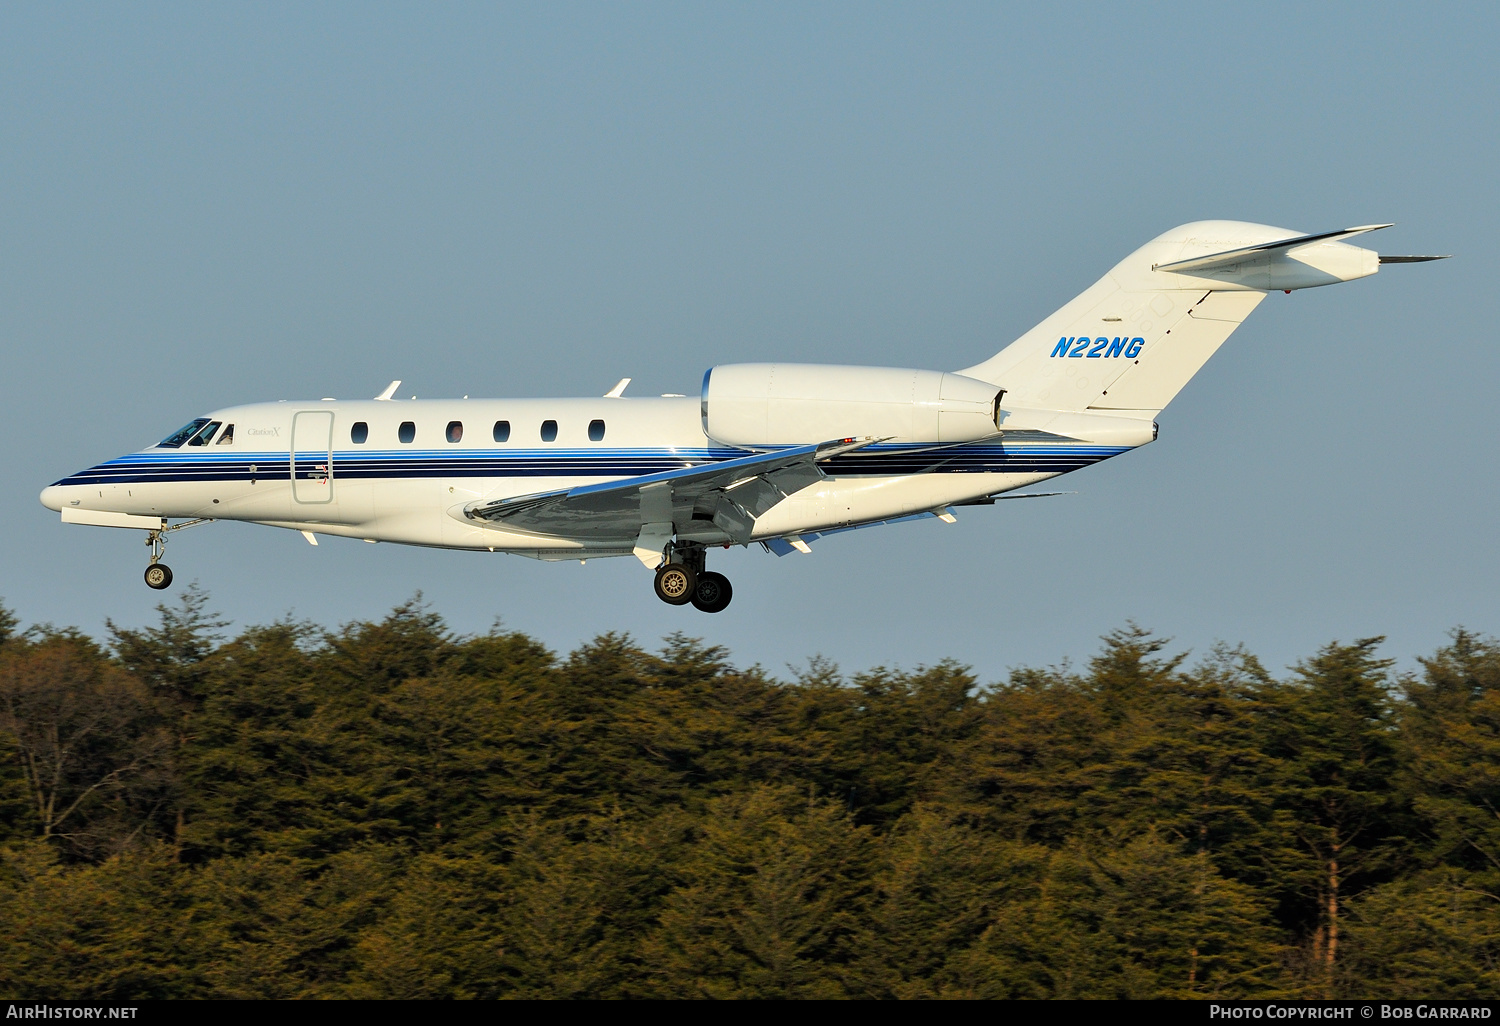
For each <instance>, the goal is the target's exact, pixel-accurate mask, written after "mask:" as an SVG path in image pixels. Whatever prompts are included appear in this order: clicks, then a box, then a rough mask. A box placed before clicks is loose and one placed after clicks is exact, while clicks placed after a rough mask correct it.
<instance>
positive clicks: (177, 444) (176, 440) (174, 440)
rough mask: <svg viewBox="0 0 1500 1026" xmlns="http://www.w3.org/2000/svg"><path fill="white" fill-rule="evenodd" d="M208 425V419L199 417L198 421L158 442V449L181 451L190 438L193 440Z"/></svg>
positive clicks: (184, 426)
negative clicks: (183, 444)
mask: <svg viewBox="0 0 1500 1026" xmlns="http://www.w3.org/2000/svg"><path fill="white" fill-rule="evenodd" d="M207 423H208V418H207V417H199V418H198V419H197V420H195V421H193V422H191V423H189V424H185V425H183V427H182V428H181V429H179V430H177V431H173V432H172V433H171V434H170V435H168V436H167V437H166V438H163V439H162V440H161V441H160V442H157V443H156V447H157V448H158V449H181V448H182V443H183V442H186V441H187V440H188V439H189V438H192V437H193V436H194V435H196V434H197V433H198V432H199V431H201V430H202V429H203V425H204V424H207Z"/></svg>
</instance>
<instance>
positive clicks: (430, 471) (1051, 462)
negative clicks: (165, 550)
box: [57, 443, 1130, 485]
mask: <svg viewBox="0 0 1500 1026" xmlns="http://www.w3.org/2000/svg"><path fill="white" fill-rule="evenodd" d="M1129 448H1130V447H1129V446H1116V445H1088V444H1084V443H1075V444H1065V443H1062V444H1035V443H1032V444H1025V445H1015V444H1012V445H1006V444H1004V443H987V444H980V445H965V446H952V447H944V448H938V449H934V448H933V447H931V446H923V445H891V444H887V445H875V446H870V447H869V448H867V449H862V450H860V451H859V452H858V453H854V454H850V455H848V456H840V457H836V458H834V459H831V460H829V461H827V462H826V463H824V464H822V466H823V469H824V471H825V472H826V473H827V474H829V475H830V476H834V477H892V476H903V475H909V474H964V473H967V474H983V473H991V474H995V473H998V474H1061V473H1067V472H1068V471H1072V470H1078V469H1080V468H1082V467H1086V466H1089V465H1091V464H1094V463H1098V462H1100V461H1102V460H1107V459H1109V458H1110V457H1112V456H1118V455H1119V454H1120V453H1122V452H1126V451H1127V450H1128V449H1129ZM748 454H749V453H748V450H743V449H729V448H713V449H709V448H703V449H687V448H654V449H647V448H621V449H470V450H442V449H427V450H415V451H414V450H401V449H384V450H368V451H366V450H358V451H345V452H336V453H334V454H333V476H334V478H335V479H341V480H361V479H363V480H372V479H386V478H424V477H431V478H452V477H638V476H641V475H644V474H656V473H660V472H662V471H667V470H678V469H682V468H684V467H690V466H698V465H701V464H704V463H717V462H721V461H723V460H729V459H735V458H737V457H740V456H745V455H748ZM326 462H327V457H326V456H324V455H322V454H319V453H299V454H298V455H297V467H298V470H299V471H300V472H303V473H313V472H315V471H317V470H319V469H321V468H322V467H323V465H324V464H325V463H326ZM252 468H253V469H252ZM289 470H290V463H289V459H288V456H287V455H285V454H279V453H248V454H247V453H238V454H230V453H202V454H199V453H182V452H180V451H176V450H173V451H170V452H160V453H157V452H144V453H132V454H130V455H128V456H121V457H119V458H118V459H113V460H109V461H108V462H106V463H101V464H99V465H98V466H96V467H91V468H89V469H88V470H84V471H80V472H79V473H77V474H74V475H72V476H71V477H66V478H64V479H62V480H61V481H58V482H57V484H59V485H91V484H134V483H140V484H147V483H154V482H163V483H165V482H192V481H202V482H212V481H249V480H251V479H256V480H278V479H279V480H286V479H287V477H288V476H289Z"/></svg>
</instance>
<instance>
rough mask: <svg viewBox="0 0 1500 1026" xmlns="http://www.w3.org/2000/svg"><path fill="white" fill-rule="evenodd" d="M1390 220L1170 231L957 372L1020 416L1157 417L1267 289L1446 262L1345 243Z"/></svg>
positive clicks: (1199, 225)
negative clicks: (994, 388)
mask: <svg viewBox="0 0 1500 1026" xmlns="http://www.w3.org/2000/svg"><path fill="white" fill-rule="evenodd" d="M1389 227H1390V225H1385V224H1371V225H1361V226H1359V227H1356V228H1346V229H1343V230H1342V231H1334V232H1323V233H1320V234H1317V235H1305V234H1302V233H1299V232H1294V231H1290V230H1288V229H1285V228H1273V227H1271V226H1270V225H1264V224H1251V223H1249V222H1245V221H1195V222H1193V223H1192V224H1185V225H1182V226H1181V227H1178V228H1173V229H1172V230H1171V231H1169V232H1166V233H1164V234H1162V235H1160V236H1158V237H1157V238H1155V239H1152V240H1151V241H1150V242H1148V243H1146V244H1145V245H1144V246H1142V247H1141V248H1140V249H1138V250H1136V251H1135V252H1134V253H1132V254H1130V256H1128V257H1126V258H1125V259H1124V260H1121V261H1120V262H1119V263H1118V264H1116V265H1115V266H1114V268H1113V269H1111V270H1110V272H1109V273H1108V274H1106V275H1105V276H1104V277H1103V278H1100V279H1099V280H1098V281H1097V282H1095V283H1094V285H1093V286H1092V287H1091V288H1089V289H1088V290H1087V291H1085V292H1084V293H1083V294H1081V295H1080V296H1078V297H1077V298H1076V299H1074V300H1073V301H1072V302H1070V303H1068V304H1067V305H1066V306H1064V307H1063V308H1062V309H1060V310H1058V311H1057V312H1056V313H1054V314H1053V315H1052V316H1050V317H1048V318H1047V319H1046V320H1044V321H1042V323H1040V324H1038V325H1037V326H1036V327H1035V328H1032V329H1031V330H1030V331H1028V332H1027V333H1026V334H1025V335H1022V336H1021V337H1020V338H1019V339H1017V340H1016V341H1014V342H1012V343H1011V344H1010V345H1008V346H1006V347H1005V348H1004V349H1002V350H1001V351H1000V352H999V353H997V354H996V355H995V356H993V357H991V358H990V359H988V360H986V361H984V362H983V363H981V364H977V365H976V366H973V367H969V368H967V369H965V370H962V371H959V372H958V373H960V374H963V375H966V376H968V377H971V378H977V379H979V380H981V381H987V382H991V383H993V384H995V385H998V386H1000V387H1001V388H1003V389H1004V390H1005V400H1004V405H1005V407H1006V408H1007V409H1012V408H1013V409H1015V410H1016V412H1017V414H1018V415H1019V417H1020V418H1021V419H1027V418H1026V417H1025V414H1024V412H1023V411H1025V410H1036V411H1041V410H1052V411H1067V412H1080V413H1081V412H1085V411H1097V412H1098V413H1100V414H1106V415H1110V414H1112V415H1114V416H1120V417H1133V418H1146V417H1154V416H1155V415H1156V414H1157V413H1159V412H1160V411H1161V410H1162V409H1163V408H1165V407H1166V405H1167V404H1168V403H1169V402H1171V401H1172V399H1173V397H1174V396H1176V395H1177V393H1178V392H1179V391H1181V390H1182V387H1183V386H1184V385H1186V384H1187V383H1188V380H1189V379H1190V378H1192V376H1193V375H1194V374H1196V373H1198V369H1199V368H1200V367H1202V366H1203V365H1204V364H1205V363H1207V362H1208V358H1209V357H1211V356H1213V354H1214V352H1215V351H1216V350H1218V348H1219V346H1221V345H1223V343H1224V340H1225V339H1227V338H1228V337H1229V336H1230V334H1232V333H1233V332H1234V329H1235V328H1237V327H1239V326H1240V324H1241V323H1242V322H1243V321H1244V320H1245V318H1246V317H1248V316H1250V312H1251V311H1252V310H1254V309H1255V308H1256V306H1258V305H1259V304H1260V301H1261V300H1262V299H1264V298H1265V297H1266V295H1267V294H1268V293H1270V292H1273V291H1276V290H1282V291H1286V292H1291V291H1292V290H1294V289H1307V288H1315V287H1317V286H1319V285H1333V284H1336V283H1338V282H1344V281H1353V280H1354V279H1355V278H1363V277H1366V276H1367V275H1371V274H1374V273H1375V272H1376V271H1378V270H1380V265H1381V264H1382V263H1415V262H1419V261H1423V260H1438V259H1442V258H1441V257H1435V256H1434V257H1414V256H1401V257H1395V256H1381V255H1380V254H1378V253H1376V252H1375V251H1374V250H1370V249H1362V248H1360V247H1359V246H1353V245H1350V244H1349V243H1347V242H1344V241H1343V240H1344V239H1348V238H1352V237H1354V236H1356V235H1363V234H1364V233H1366V232H1371V231H1375V230H1377V229H1380V228H1389ZM1000 426H1001V427H1002V429H1003V428H1005V427H1007V426H1009V425H1007V424H1005V423H1002V424H1001V425H1000Z"/></svg>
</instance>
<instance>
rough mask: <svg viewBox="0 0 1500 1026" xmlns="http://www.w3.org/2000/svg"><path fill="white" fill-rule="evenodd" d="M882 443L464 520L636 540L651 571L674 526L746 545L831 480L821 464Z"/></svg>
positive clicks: (547, 500) (490, 509)
mask: <svg viewBox="0 0 1500 1026" xmlns="http://www.w3.org/2000/svg"><path fill="white" fill-rule="evenodd" d="M878 441H881V439H879V438H859V439H856V438H841V439H836V440H834V441H829V442H822V443H820V444H818V445H801V446H796V447H795V448H790V449H780V450H777V451H774V452H767V453H756V454H754V455H750V456H741V457H738V458H736V459H732V460H721V461H719V462H717V463H705V464H699V465H698V466H693V467H684V468H682V469H681V470H667V471H662V472H661V473H658V474H644V475H641V476H639V477H631V478H626V479H624V480H622V481H606V482H603V483H601V484H593V485H580V486H579V487H577V488H569V489H567V490H566V491H556V492H540V493H537V494H534V495H521V496H517V497H515V498H510V499H496V500H493V501H489V502H484V501H481V502H475V503H470V504H469V505H468V506H466V507H464V515H465V516H466V517H468V518H470V519H471V520H481V521H485V522H488V523H493V524H497V525H498V524H504V525H505V527H507V528H510V529H515V530H522V531H528V532H533V533H537V534H549V535H566V536H568V537H572V538H596V539H598V540H600V541H602V540H604V539H606V538H610V539H626V538H629V539H634V540H635V542H636V545H635V552H636V555H637V557H639V558H640V560H641V562H643V563H647V564H648V565H651V561H652V560H654V559H659V558H660V556H661V551H662V548H663V547H664V546H665V545H666V544H667V543H668V542H669V541H671V538H672V535H673V533H674V530H675V528H674V524H676V523H681V522H683V521H686V520H690V519H694V518H701V519H711V520H712V521H713V523H714V524H715V525H716V526H717V527H718V528H719V529H720V530H721V531H723V532H724V533H725V534H726V535H728V536H729V538H730V539H731V540H732V541H734V542H735V543H737V544H741V545H743V544H744V543H746V542H748V541H749V540H750V536H751V534H752V533H753V532H754V530H755V521H756V520H757V519H758V518H760V517H761V516H763V515H764V514H765V513H766V512H767V511H768V510H770V509H771V508H772V507H773V506H775V505H776V504H777V503H779V502H781V501H782V500H783V499H785V498H786V497H787V496H789V495H793V494H795V493H797V492H799V491H801V490H802V489H804V488H806V487H807V486H808V485H810V484H815V483H817V482H818V481H821V480H823V479H824V477H825V476H826V475H825V474H824V473H823V470H822V468H821V467H819V466H818V464H819V463H821V462H823V461H824V460H828V459H832V458H833V457H835V456H841V455H843V454H845V453H849V452H853V451H855V450H856V449H862V448H864V447H865V446H867V445H871V444H873V443H875V442H878Z"/></svg>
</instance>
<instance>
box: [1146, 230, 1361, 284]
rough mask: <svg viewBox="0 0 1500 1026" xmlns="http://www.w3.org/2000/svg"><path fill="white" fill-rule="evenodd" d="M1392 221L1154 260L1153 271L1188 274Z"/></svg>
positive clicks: (1343, 236) (1345, 236) (1335, 238)
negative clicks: (1169, 260)
mask: <svg viewBox="0 0 1500 1026" xmlns="http://www.w3.org/2000/svg"><path fill="white" fill-rule="evenodd" d="M1389 227H1391V225H1388V224H1364V225H1360V226H1359V227H1357V228H1344V229H1342V230H1340V231H1336V232H1319V233H1318V234H1316V235H1297V236H1293V237H1292V238H1290V239H1279V240H1277V241H1275V242H1262V243H1260V244H1259V245H1256V246H1242V247H1240V248H1239V249H1226V250H1224V251H1223V252H1222V253H1210V254H1208V255H1207V256H1200V257H1192V258H1191V259H1188V260H1178V261H1175V262H1174V263H1170V264H1152V265H1151V269H1152V270H1153V271H1169V272H1171V273H1173V274H1186V273H1188V272H1190V271H1206V270H1209V269H1210V268H1214V267H1226V266H1228V265H1229V264H1237V263H1240V262H1241V261H1243V260H1246V259H1248V258H1250V257H1255V256H1263V255H1266V254H1269V253H1273V252H1276V251H1278V250H1280V251H1286V250H1288V249H1293V248H1295V247H1297V246H1306V245H1310V244H1312V243H1314V242H1338V241H1339V240H1341V239H1348V238H1352V237H1353V236H1355V235H1363V234H1364V233H1365V232H1374V231H1379V230H1380V229H1382V228H1389Z"/></svg>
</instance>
